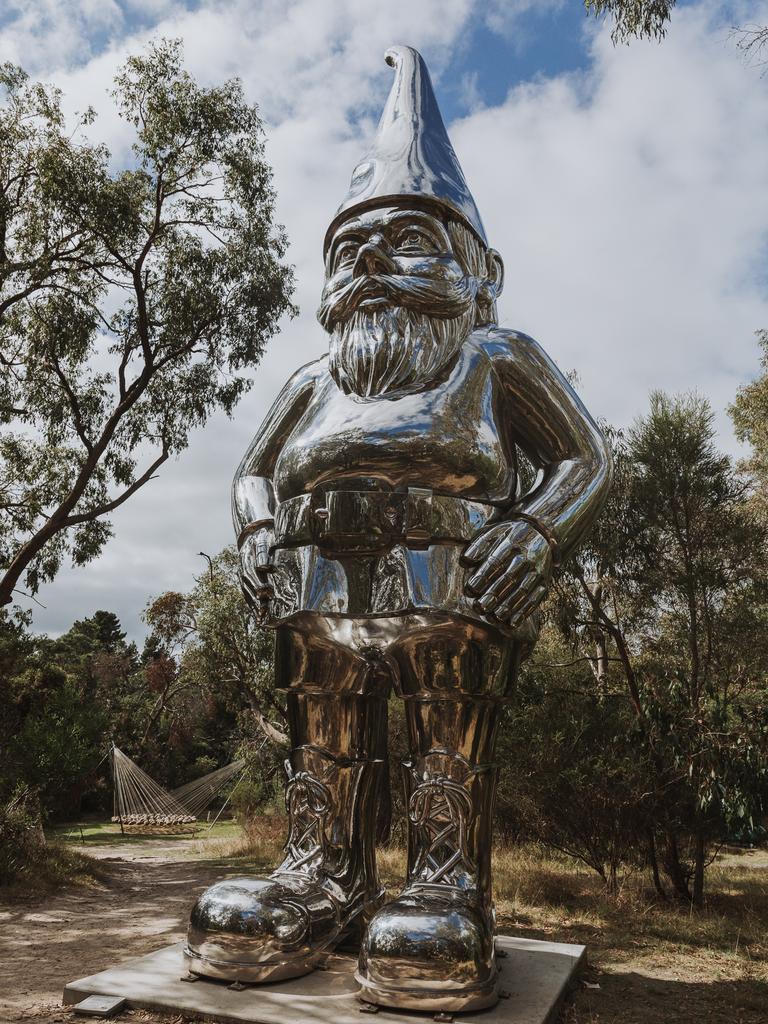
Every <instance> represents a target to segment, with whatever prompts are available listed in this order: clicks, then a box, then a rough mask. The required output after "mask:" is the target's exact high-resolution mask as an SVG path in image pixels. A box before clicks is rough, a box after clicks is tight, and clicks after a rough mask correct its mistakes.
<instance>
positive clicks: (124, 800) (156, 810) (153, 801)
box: [112, 747, 195, 825]
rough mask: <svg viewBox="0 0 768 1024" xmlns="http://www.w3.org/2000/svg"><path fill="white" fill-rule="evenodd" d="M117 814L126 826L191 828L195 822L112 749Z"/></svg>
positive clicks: (193, 818) (180, 805)
mask: <svg viewBox="0 0 768 1024" xmlns="http://www.w3.org/2000/svg"><path fill="white" fill-rule="evenodd" d="M112 777H113V779H114V784H115V807H114V810H115V813H114V816H113V817H112V821H119V822H120V823H121V824H122V825H188V824H190V823H191V822H193V821H194V820H195V816H194V815H193V814H190V813H189V811H188V810H187V808H186V807H185V806H184V805H183V804H182V803H180V802H179V801H178V800H177V799H176V798H175V797H174V796H173V795H172V794H171V793H169V792H167V790H165V789H163V787H162V786H158V784H157V783H156V782H155V781H154V780H153V779H150V777H149V776H148V775H147V773H146V772H143V771H142V770H141V768H139V766H138V765H137V764H136V763H135V762H134V761H132V760H131V759H130V757H128V755H127V754H124V753H123V752H122V750H120V749H119V747H113V748H112Z"/></svg>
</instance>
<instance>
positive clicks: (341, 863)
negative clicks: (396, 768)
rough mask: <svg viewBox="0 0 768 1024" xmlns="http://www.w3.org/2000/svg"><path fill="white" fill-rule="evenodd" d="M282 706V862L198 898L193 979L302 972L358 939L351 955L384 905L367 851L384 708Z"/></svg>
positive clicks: (192, 931)
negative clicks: (288, 748) (285, 825)
mask: <svg viewBox="0 0 768 1024" xmlns="http://www.w3.org/2000/svg"><path fill="white" fill-rule="evenodd" d="M288 705H289V720H290V726H291V733H292V739H293V741H294V748H293V751H292V753H291V756H290V760H289V761H288V762H287V771H288V784H287V787H286V792H285V802H286V807H287V810H288V819H289V834H288V840H287V842H286V846H285V859H284V860H283V862H282V864H280V866H279V867H278V868H277V869H276V870H275V871H273V872H272V874H271V875H269V876H267V877H245V878H232V879H227V880H226V881H223V882H218V883H217V884H216V885H213V886H212V887H211V888H210V889H208V890H206V892H204V893H203V895H202V896H201V897H200V899H199V900H198V901H197V903H196V904H195V907H194V908H193V910H192V914H191V918H190V926H189V934H188V941H187V948H186V950H185V956H186V963H187V966H188V968H189V970H190V971H191V972H192V973H193V974H200V975H205V976H206V977H210V978H223V979H227V980H233V981H244V982H260V981H278V980H280V979H283V978H293V977H298V976H299V975H302V974H306V973H307V972H309V971H311V970H312V969H313V968H314V967H316V966H317V964H318V963H319V962H320V961H321V960H322V959H323V958H324V957H325V956H326V955H327V954H328V953H329V952H330V951H331V950H332V949H334V948H335V947H336V946H338V945H340V944H343V943H347V942H354V941H355V935H357V942H356V943H355V948H357V945H359V938H360V935H361V934H362V931H363V930H364V928H365V924H366V923H367V921H368V919H369V918H370V916H371V915H372V913H373V912H374V911H375V909H376V908H377V907H378V906H379V905H380V903H381V898H382V890H381V888H380V886H379V882H378V879H377V876H376V867H375V860H374V848H373V844H374V840H375V831H376V829H375V824H376V809H377V802H378V799H377V798H378V795H379V789H380V784H381V780H382V777H383V768H384V763H383V760H382V754H383V749H382V748H383V745H384V743H385V742H386V702H385V701H384V700H381V699H379V698H373V697H360V696H350V695H339V694H328V695H321V694H304V693H297V692H291V693H289V695H288ZM318 741H322V745H321V744H320V743H319V742H318Z"/></svg>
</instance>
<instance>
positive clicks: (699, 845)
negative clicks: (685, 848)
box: [693, 831, 707, 910]
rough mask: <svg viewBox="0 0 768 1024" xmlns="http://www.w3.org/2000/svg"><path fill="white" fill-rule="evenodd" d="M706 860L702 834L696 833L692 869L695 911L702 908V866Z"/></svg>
mask: <svg viewBox="0 0 768 1024" xmlns="http://www.w3.org/2000/svg"><path fill="white" fill-rule="evenodd" d="M706 859H707V844H706V841H705V839H704V833H703V832H702V831H698V832H697V833H696V852H695V861H694V868H693V905H694V907H696V909H697V910H702V909H703V907H704V864H705V862H706Z"/></svg>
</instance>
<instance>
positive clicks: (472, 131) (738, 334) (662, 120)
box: [0, 0, 768, 637]
mask: <svg viewBox="0 0 768 1024" xmlns="http://www.w3.org/2000/svg"><path fill="white" fill-rule="evenodd" d="M748 22H754V23H758V24H768V3H766V2H760V3H755V2H746V3H736V4H731V5H728V4H722V3H715V2H708V0H704V2H683V3H680V0H678V8H677V10H676V13H675V17H674V20H673V24H672V27H671V30H670V32H669V35H668V37H667V39H666V40H665V41H664V42H663V43H662V44H661V45H658V44H656V43H647V42H634V43H632V44H631V45H630V46H628V47H627V46H621V47H618V48H614V46H613V45H612V44H611V41H610V35H609V31H608V30H607V28H606V27H605V26H601V25H600V24H598V23H595V22H594V21H590V20H588V19H586V18H585V16H584V14H583V7H582V5H581V2H580V0H483V2H475V0H418V2H414V0H387V3H381V2H380V0H188V2H186V3H184V2H174V0H3V2H2V4H0V60H12V61H14V62H16V63H20V64H22V65H23V66H24V67H26V68H27V70H29V71H30V72H32V73H34V74H35V75H36V76H38V77H40V78H43V79H45V80H49V81H54V82H55V83H56V84H58V85H59V86H60V87H61V88H62V89H63V90H64V92H65V95H66V98H67V105H68V107H69V109H71V110H82V109H84V108H85V107H86V106H87V105H88V104H91V105H93V106H94V107H95V108H96V109H97V111H98V112H99V119H98V122H97V125H96V126H95V127H94V133H96V134H97V135H98V137H99V138H101V139H103V140H105V141H106V142H107V143H108V144H109V146H110V149H111V151H112V153H113V158H114V161H115V165H116V166H120V165H121V162H124V161H127V159H128V147H129V145H130V138H129V137H128V136H127V135H126V133H125V130H124V128H123V126H122V125H121V124H120V122H119V121H118V120H117V119H116V117H115V116H114V114H113V112H112V111H111V109H110V103H109V100H108V98H107V90H108V88H109V86H110V82H111V79H112V76H113V74H114V72H115V69H116V67H117V66H118V65H119V64H120V62H121V61H122V59H123V58H124V57H125V56H126V55H127V54H129V53H131V52H136V51H138V50H140V49H141V48H142V47H143V46H144V45H145V44H146V42H147V41H148V40H150V39H151V38H153V37H156V36H166V37H180V38H182V39H183V40H184V44H185V54H186V63H187V66H188V68H189V70H190V71H191V72H192V73H193V74H194V75H195V76H196V77H197V78H198V80H199V81H201V82H202V83H204V84H214V83H218V82H221V81H222V80H224V79H225V78H227V77H230V76H233V75H237V76H239V77H240V78H241V79H242V80H243V83H244V86H245V91H246V94H247V95H248V97H249V98H250V99H251V100H253V101H255V102H257V103H258V104H259V106H260V109H261V113H262V115H263V117H264V120H265V122H266V125H267V131H268V139H269V143H268V154H269V158H270V160H271V162H272V165H273V167H274V172H275V185H276V188H277V191H278V195H279V202H278V216H279V219H280V220H281V221H282V222H283V223H284V224H285V226H286V228H287V231H288V234H289V237H290V240H291V249H290V259H291V261H292V262H293V263H294V265H295V267H296V277H297V292H296V301H297V303H298V305H299V307H300V309H301V315H300V317H299V318H297V319H296V320H294V321H293V322H291V323H286V324H285V327H284V330H283V331H282V333H281V335H280V338H279V339H276V340H274V341H273V342H272V344H271V347H270V350H269V352H268V354H267V355H266V357H265V358H264V360H263V362H262V363H261V365H260V366H259V367H258V369H257V371H256V373H255V384H254V387H253V390H252V391H251V393H250V394H249V395H248V397H247V398H246V399H244V400H243V402H242V403H241V404H240V406H239V407H238V409H237V411H236V413H235V416H234V418H233V419H231V420H229V419H227V418H226V417H223V416H222V417H216V418H214V419H213V420H212V421H210V422H209V423H208V425H207V426H206V427H205V429H204V430H201V431H199V432H197V433H196V434H195V435H194V436H193V437H192V439H191V444H190V447H189V449H188V451H187V452H185V453H184V455H183V456H182V457H181V458H180V459H179V460H178V462H176V463H174V464H171V465H166V466H165V467H164V468H163V470H162V475H161V477H160V478H158V479H157V480H155V481H153V482H152V483H151V484H149V485H148V486H147V487H146V488H145V489H144V490H143V491H142V492H140V493H139V494H138V495H137V496H136V497H134V498H132V499H131V501H130V502H129V503H127V504H126V505H125V506H124V507H123V509H121V510H120V512H119V514H118V515H116V516H115V519H114V527H115V538H114V539H113V540H112V541H111V542H110V543H109V544H108V546H107V547H106V549H105V551H104V553H103V555H102V557H101V558H100V559H99V560H98V561H97V562H95V563H93V564H91V565H90V566H87V567H85V568H81V569H67V570H64V571H62V573H61V575H60V576H59V578H58V579H57V580H56V582H55V583H54V584H52V585H49V586H48V587H46V588H44V590H43V591H42V592H41V594H40V595H39V598H40V601H41V602H42V603H43V604H44V605H45V608H44V609H42V608H40V607H34V619H35V626H36V628H38V629H40V630H48V631H51V632H59V631H62V630H64V629H66V628H68V626H69V625H70V624H71V622H72V620H73V619H74V618H77V617H82V616H84V615H89V614H92V612H93V611H94V610H96V609H98V608H107V609H111V610H114V611H115V612H117V613H118V615H119V616H120V618H121V619H122V621H123V624H124V627H125V628H126V629H127V630H128V632H129V633H130V634H131V635H132V636H135V637H140V636H141V635H142V634H143V628H142V625H141V621H140V615H141V611H142V608H143V607H144V606H145V604H146V602H147V600H148V598H149V597H150V596H153V595H157V594H159V593H162V592H163V591H164V590H168V589H181V590H183V589H186V588H188V587H189V586H190V585H191V584H192V582H193V577H194V575H195V574H199V573H200V572H201V571H202V569H203V567H204V563H203V560H202V559H201V558H200V556H199V554H198V552H200V551H207V552H209V553H214V552H216V551H218V550H219V549H220V548H221V547H223V546H224V545H225V544H227V543H229V542H230V541H231V540H232V532H231V529H232V528H231V524H230V521H229V486H230V481H231V478H232V474H233V472H234V469H235V467H236V465H237V463H238V461H239V459H240V457H241V455H242V453H243V451H244V450H245V448H246V446H247V444H248V442H249V440H250V438H251V436H252V434H253V433H254V431H255V429H256V427H257V426H258V423H259V422H260V420H261V418H262V416H263V414H264V412H265V411H266V409H267V408H268V406H269V404H270V402H271V400H272V398H273V397H274V395H275V393H276V392H277V390H278V388H279V387H280V385H281V383H282V382H283V381H284V380H285V378H286V377H287V376H288V375H289V374H290V372H292V370H293V369H295V368H296V367H297V366H299V365H300V364H302V363H304V362H306V361H307V360H309V359H311V358H314V357H316V356H317V355H319V354H320V353H321V352H322V351H323V350H324V347H325V337H324V335H323V333H322V331H321V330H320V328H319V326H318V325H317V323H316V321H315V319H314V312H315V309H316V306H317V300H318V296H319V292H320V288H321V283H322V260H321V245H322V238H323V233H324V231H325V228H326V226H327V224H328V221H329V219H330V217H331V215H332V213H333V211H334V210H335V208H336V206H337V205H338V203H339V201H340V199H341V198H342V196H343V194H344V192H345V189H346V186H347V183H348V180H349V175H350V172H351V170H352V168H353V166H354V165H355V163H356V162H357V160H358V158H359V157H360V156H361V154H362V152H363V151H364V149H365V145H366V140H367V139H368V138H369V137H370V135H371V133H372V131H373V129H374V127H375V124H376V120H377V119H378V115H379V112H380V110H381V106H382V104H383V101H384V99H385V97H386V94H387V91H388V88H389V85H390V81H391V71H390V69H389V68H387V67H386V65H385V64H384V63H383V59H382V54H383V51H384V50H385V49H386V48H387V46H389V45H391V44H392V43H407V44H410V45H412V46H415V47H417V48H418V49H420V50H421V51H422V53H423V54H424V56H425V58H426V59H427V62H428V63H429V65H430V68H431V70H432V75H433V80H434V82H435V87H436V92H437V96H438V100H439V102H440V104H441V108H442V110H443V114H444V117H445V120H446V123H447V124H448V128H449V132H450V134H451V137H452V139H453V142H454V146H455V149H456V151H457V153H458V154H459V158H460V160H461V162H462V165H463V167H464V172H465V175H466V177H467V180H468V182H469V184H470V187H471V188H472V191H473V193H474V195H475V199H476V201H477V204H478V206H479V208H480V211H481V213H482V215H483V219H484V221H485V225H486V229H487V232H488V236H489V239H490V242H491V244H492V245H493V246H494V247H495V248H497V249H498V250H499V251H500V252H501V253H502V255H503V257H504V259H505V262H506V268H507V277H506V281H507V284H506V290H505V292H504V295H503V296H502V300H501V303H500V318H501V321H502V323H504V324H506V325H508V326H511V327H515V328H519V329H521V330H524V331H526V332H528V333H530V334H533V335H534V336H535V337H536V338H537V339H538V340H539V341H540V342H541V343H542V344H543V345H544V347H545V348H546V349H547V350H548V351H549V352H550V353H551V355H552V356H553V357H554V359H555V360H556V361H557V362H558V364H559V365H560V366H561V367H562V368H563V369H565V370H572V369H575V370H576V371H577V372H578V374H579V378H580V381H581V385H580V386H581V391H582V394H583V397H584V399H585V401H586V403H587V405H588V406H589V408H590V409H591V410H592V412H593V413H594V414H596V415H599V416H604V417H606V418H607V419H609V420H611V421H613V422H614V423H617V424H620V425H626V424H628V423H630V422H631V421H632V419H633V418H634V417H635V416H636V415H638V414H639V413H641V412H642V411H643V409H644V407H645V405H646V401H647V395H648V392H649V390H651V389H652V388H665V389H667V390H670V391H686V390H691V389H696V390H698V391H700V392H701V393H703V394H705V395H707V396H709V398H710V399H711V401H712V404H713V406H714V408H715V410H716V413H717V418H718V424H719V427H720V430H721V436H722V443H723V445H724V446H726V447H728V448H729V449H732V450H735V446H734V441H733V437H732V434H731V431H730V426H729V421H728V418H727V413H726V409H727V406H728V403H729V402H730V401H731V400H732V398H733V395H734V393H735V391H736V388H737V387H738V385H739V384H740V383H742V382H743V381H746V380H748V379H750V377H752V376H754V375H755V373H756V371H757V358H758V357H757V349H756V346H755V340H754V331H755V329H757V328H759V327H761V326H768V288H767V287H766V285H767V281H766V264H765V256H766V240H767V238H768V189H767V188H766V182H768V78H762V77H761V75H760V72H759V70H757V69H755V68H754V67H747V66H745V64H744V62H743V61H742V60H741V59H740V57H739V54H738V52H737V50H736V48H735V45H734V42H733V39H732V38H731V37H730V32H729V29H730V26H731V25H733V24H734V23H740V24H745V23H748Z"/></svg>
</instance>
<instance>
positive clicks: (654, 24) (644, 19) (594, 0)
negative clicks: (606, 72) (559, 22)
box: [584, 0, 675, 43]
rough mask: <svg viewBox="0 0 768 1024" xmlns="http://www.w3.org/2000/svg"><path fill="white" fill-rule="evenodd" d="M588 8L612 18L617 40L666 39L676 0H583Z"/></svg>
mask: <svg viewBox="0 0 768 1024" xmlns="http://www.w3.org/2000/svg"><path fill="white" fill-rule="evenodd" d="M584 6H585V7H586V9H587V11H588V12H590V13H592V14H594V15H595V16H596V17H601V16H605V17H610V18H611V19H612V21H613V32H612V37H613V41H614V42H622V43H626V42H628V41H629V40H630V39H631V38H633V37H638V38H646V39H663V38H664V36H665V35H666V31H667V25H668V23H669V20H670V18H671V17H672V8H673V7H674V6H675V0H584Z"/></svg>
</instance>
